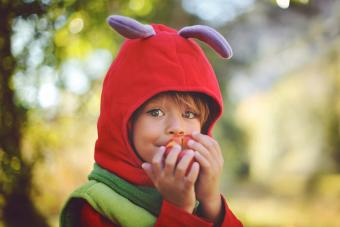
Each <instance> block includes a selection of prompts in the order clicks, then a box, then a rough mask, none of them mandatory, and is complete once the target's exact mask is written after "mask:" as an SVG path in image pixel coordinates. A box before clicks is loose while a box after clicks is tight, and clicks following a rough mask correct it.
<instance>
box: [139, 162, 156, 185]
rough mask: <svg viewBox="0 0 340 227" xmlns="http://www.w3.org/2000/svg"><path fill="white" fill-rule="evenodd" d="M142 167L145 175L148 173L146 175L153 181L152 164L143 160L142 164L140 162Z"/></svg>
mask: <svg viewBox="0 0 340 227" xmlns="http://www.w3.org/2000/svg"><path fill="white" fill-rule="evenodd" d="M142 168H143V170H144V171H145V173H146V175H148V177H149V178H150V179H151V180H152V181H154V178H155V177H154V174H153V171H152V166H151V164H150V163H147V162H144V163H143V164H142Z"/></svg>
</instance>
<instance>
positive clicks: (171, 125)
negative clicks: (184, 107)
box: [166, 116, 184, 136]
mask: <svg viewBox="0 0 340 227" xmlns="http://www.w3.org/2000/svg"><path fill="white" fill-rule="evenodd" d="M166 133H167V134H169V135H176V136H183V135H184V125H183V122H182V121H181V119H180V118H178V117H176V116H173V117H170V118H169V119H168V123H167V128H166Z"/></svg>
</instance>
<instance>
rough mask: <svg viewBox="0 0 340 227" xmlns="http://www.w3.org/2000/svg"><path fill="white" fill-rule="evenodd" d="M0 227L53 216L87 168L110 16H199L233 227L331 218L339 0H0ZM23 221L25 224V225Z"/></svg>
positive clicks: (54, 219) (339, 151)
mask: <svg viewBox="0 0 340 227" xmlns="http://www.w3.org/2000/svg"><path fill="white" fill-rule="evenodd" d="M0 4H1V5H0V33H1V34H0V75H1V78H0V226H36V227H40V226H51V227H54V226H58V215H59V212H60V209H61V208H62V205H63V203H64V202H65V200H66V198H67V197H68V195H69V193H70V192H71V191H73V190H74V189H75V188H76V187H77V186H79V185H81V184H82V183H84V182H85V181H86V179H87V174H88V173H89V172H90V170H91V169H92V164H93V149H94V143H95V140H96V138H97V132H96V121H97V118H98V114H99V104H100V92H101V85H102V82H103V78H104V76H105V73H106V70H107V69H108V67H109V65H110V63H111V62H112V60H113V59H114V58H115V56H116V54H117V51H118V49H119V47H120V45H121V44H122V42H123V38H122V37H120V36H119V35H117V34H116V33H115V32H113V31H112V30H111V29H110V28H109V26H108V25H107V24H106V18H107V16H109V15H111V14H121V15H125V16H129V17H133V18H135V19H137V20H139V21H140V22H142V23H164V24H167V25H169V26H172V27H174V28H176V29H180V28H182V27H184V26H187V25H193V24H205V25H209V26H212V27H214V28H216V29H217V30H218V31H219V32H221V33H222V34H223V35H224V36H225V37H226V38H227V40H228V41H229V42H230V44H231V46H232V47H233V50H234V57H233V58H232V59H231V60H229V61H225V60H223V59H221V58H219V57H218V56H217V55H216V54H215V53H214V52H213V51H212V50H210V48H208V47H207V46H206V45H205V44H203V43H202V42H199V43H200V44H201V46H202V48H204V49H205V51H206V54H207V55H208V58H209V59H210V61H211V62H212V64H213V66H214V68H215V71H216V73H217V75H218V79H219V82H220V86H221V89H222V93H223V96H224V102H225V103H224V104H225V111H224V115H223V117H222V119H221V120H220V121H219V123H218V124H217V127H216V128H215V130H214V133H213V134H214V136H215V137H216V138H217V140H218V141H219V142H220V144H221V146H222V149H223V153H224V157H225V168H224V174H223V179H222V192H223V194H224V195H225V196H226V197H227V200H228V201H229V206H230V207H231V209H232V210H233V211H234V213H235V214H236V215H237V216H238V217H239V218H240V219H241V220H242V222H243V223H244V225H245V226H268V227H269V226H287V227H288V226H289V227H291V226H309V227H311V226H312V227H314V226H320V227H332V226H334V227H335V226H340V215H339V214H340V36H339V35H340V18H339V17H340V13H339V12H340V1H337V0H261V1H260V0H210V1H200V0H171V1H170V0H98V1H90V0H82V1H80V0H65V1H61V0H59V1H58V0H36V1H35V0H22V1H19V0H12V1H9V0H1V1H0ZM28 223H30V224H28Z"/></svg>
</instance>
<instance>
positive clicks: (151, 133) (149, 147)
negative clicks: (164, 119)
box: [133, 119, 160, 161]
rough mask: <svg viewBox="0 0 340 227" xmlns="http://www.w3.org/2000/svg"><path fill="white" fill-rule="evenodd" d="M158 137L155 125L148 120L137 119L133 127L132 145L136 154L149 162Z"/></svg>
mask: <svg viewBox="0 0 340 227" xmlns="http://www.w3.org/2000/svg"><path fill="white" fill-rule="evenodd" d="M159 135H160V131H159V128H158V127H157V124H156V125H155V124H154V123H153V124H152V123H151V122H149V121H148V119H138V120H137V121H136V122H135V125H134V127H133V143H134V146H135V148H136V150H137V152H138V154H139V155H140V156H141V157H142V158H143V159H144V160H145V161H151V160H152V157H153V154H154V152H155V147H154V145H155V141H157V138H158V137H159Z"/></svg>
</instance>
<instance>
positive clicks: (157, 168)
mask: <svg viewBox="0 0 340 227" xmlns="http://www.w3.org/2000/svg"><path fill="white" fill-rule="evenodd" d="M164 152H165V147H164V146H162V147H160V148H159V150H158V152H156V154H155V156H154V157H153V158H152V167H153V170H154V172H157V173H159V172H161V171H162V168H163V166H162V162H163V155H164Z"/></svg>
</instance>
